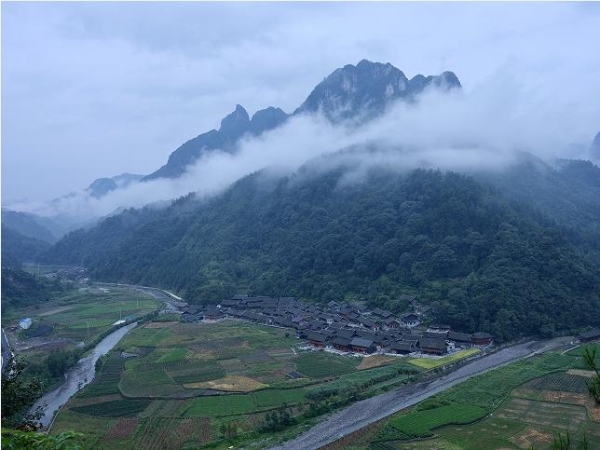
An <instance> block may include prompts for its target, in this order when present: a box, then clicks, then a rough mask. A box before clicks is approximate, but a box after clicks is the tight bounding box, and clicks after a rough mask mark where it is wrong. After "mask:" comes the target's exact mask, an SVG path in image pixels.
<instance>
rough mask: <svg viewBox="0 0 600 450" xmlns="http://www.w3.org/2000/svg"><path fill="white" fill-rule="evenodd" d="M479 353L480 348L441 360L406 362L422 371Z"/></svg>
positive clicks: (457, 353)
mask: <svg viewBox="0 0 600 450" xmlns="http://www.w3.org/2000/svg"><path fill="white" fill-rule="evenodd" d="M479 352H481V350H479V349H478V348H470V349H468V350H462V351H460V352H456V353H453V354H451V355H448V356H445V357H443V358H440V359H429V358H410V359H408V360H406V362H408V363H410V364H412V365H413V366H417V367H420V368H422V369H435V368H436V367H440V366H443V365H445V364H449V363H451V362H454V361H458V360H460V359H463V358H468V357H469V356H473V355H475V354H477V353H479Z"/></svg>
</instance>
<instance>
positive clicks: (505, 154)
mask: <svg viewBox="0 0 600 450" xmlns="http://www.w3.org/2000/svg"><path fill="white" fill-rule="evenodd" d="M598 123H600V105H597V106H596V107H595V109H594V108H590V107H589V106H588V107H586V108H578V107H574V105H573V104H564V103H562V104H561V103H560V102H558V101H548V99H546V98H544V97H536V95H535V93H532V92H524V91H522V90H521V89H520V88H519V85H518V83H517V82H516V81H515V80H514V78H512V77H511V76H510V75H503V74H498V75H497V76H495V77H493V78H492V79H490V80H486V81H485V82H483V83H481V84H480V85H479V86H476V87H474V88H473V89H471V90H470V91H468V92H463V91H453V92H450V93H442V92H439V91H437V90H435V89H431V90H428V91H426V92H425V93H424V94H423V95H422V96H421V97H420V99H419V101H418V102H417V103H415V104H407V103H403V102H398V103H396V104H395V105H393V106H392V107H391V108H390V109H389V110H388V111H387V112H386V113H385V114H384V115H382V116H381V117H380V118H378V119H376V120H373V121H371V122H369V123H367V124H366V125H363V126H362V127H357V126H349V125H348V124H346V125H333V124H331V123H330V122H328V121H327V120H325V119H324V118H323V117H322V116H319V115H314V116H312V115H305V116H297V117H294V118H292V119H291V120H289V121H288V122H287V123H286V124H285V125H284V126H282V127H280V128H278V129H275V130H272V131H271V132H268V133H265V134H264V135H262V136H260V137H258V138H247V139H244V140H242V141H241V142H240V143H239V148H238V150H237V152H235V153H234V154H229V153H226V152H221V151H214V152H210V153H208V154H206V155H204V156H203V157H201V158H200V159H199V160H198V161H197V162H196V163H195V164H194V165H193V166H191V167H190V168H189V169H188V171H187V172H186V173H185V174H184V175H183V176H182V177H180V178H178V179H174V180H171V179H159V180H153V181H150V182H146V183H138V184H135V185H131V186H129V187H127V188H125V189H121V190H117V191H113V192H111V193H109V194H108V195H106V196H104V197H102V198H99V199H97V198H93V197H90V196H89V195H87V194H85V193H79V194H74V195H72V196H69V197H65V198H61V199H59V200H57V201H55V202H52V203H22V204H14V205H11V207H12V208H13V209H16V210H22V211H29V212H34V213H37V214H41V215H45V216H56V215H64V216H70V217H81V218H84V217H86V218H90V217H100V216H104V215H107V214H110V213H112V212H114V211H115V210H117V209H119V208H122V207H141V206H144V205H146V204H150V203H156V202H165V201H169V200H171V199H174V198H177V197H179V196H182V195H185V194H187V193H189V192H197V193H199V195H201V196H210V195H215V194H217V193H219V192H222V191H223V190H224V189H226V188H227V187H228V186H230V185H231V184H232V183H233V182H235V181H236V180H238V179H240V178H242V177H244V176H246V175H248V174H250V173H253V172H256V171H259V170H262V169H265V168H272V169H274V170H276V171H277V173H280V174H286V173H288V174H289V173H293V172H294V171H296V170H297V169H298V168H299V167H300V166H302V165H303V164H305V163H307V161H311V164H310V166H311V167H313V168H319V167H320V168H322V169H324V170H326V169H328V168H330V167H331V165H332V164H342V163H351V164H352V165H353V167H356V172H355V173H354V175H353V176H350V177H348V178H347V179H346V182H350V181H351V180H353V179H354V180H358V179H361V176H360V173H361V172H364V171H366V170H367V169H368V168H370V167H373V166H382V167H386V168H388V169H395V170H408V169H413V168H416V167H426V168H439V169H442V170H453V171H461V172H471V171H481V170H502V169H504V168H505V167H507V166H508V165H510V164H512V163H513V162H514V161H515V155H516V154H517V152H523V151H525V152H530V153H532V154H534V155H536V156H538V157H540V158H542V159H545V160H552V159H554V158H559V157H563V158H585V157H587V156H588V155H587V154H586V151H587V149H588V147H589V143H590V137H591V136H593V135H594V134H595V133H596V132H597V127H598ZM348 149H351V151H348ZM332 154H335V155H336V156H335V158H332V157H331V155H332Z"/></svg>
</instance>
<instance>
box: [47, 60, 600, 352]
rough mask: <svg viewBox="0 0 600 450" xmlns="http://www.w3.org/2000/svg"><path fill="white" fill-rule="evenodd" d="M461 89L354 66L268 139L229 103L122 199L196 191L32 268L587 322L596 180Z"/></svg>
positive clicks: (513, 329)
mask: <svg viewBox="0 0 600 450" xmlns="http://www.w3.org/2000/svg"><path fill="white" fill-rule="evenodd" d="M460 87H461V85H460V82H459V81H458V78H457V77H456V76H455V75H454V74H453V73H452V72H444V73H443V74H442V75H440V76H437V77H420V76H417V77H415V78H413V79H412V80H406V78H405V77H404V76H403V75H402V72H400V71H399V70H398V69H395V68H394V67H393V66H391V65H389V64H379V63H370V62H368V61H361V62H360V63H359V64H358V65H357V66H353V65H347V66H344V67H343V68H341V69H338V70H336V71H335V72H333V73H332V74H331V75H330V76H329V77H327V78H326V79H325V80H324V81H323V82H322V83H321V84H319V85H318V86H317V87H316V88H315V89H314V90H313V92H312V93H311V94H310V95H309V96H308V98H307V100H306V101H305V102H304V103H303V104H302V105H301V106H300V107H299V108H298V109H297V110H296V111H295V112H294V113H293V114H292V115H290V116H285V118H284V116H283V115H282V114H279V115H278V116H279V118H280V119H281V123H278V125H277V126H275V127H274V128H272V129H270V130H269V129H266V128H260V127H252V125H251V124H252V120H250V118H249V115H248V114H247V112H246V111H245V110H244V109H243V108H242V107H241V106H239V105H238V106H237V107H236V110H235V111H234V112H233V113H232V114H231V115H229V116H227V117H226V118H225V119H224V120H223V121H222V123H221V127H220V129H219V130H218V131H217V130H213V131H211V132H209V133H206V134H204V135H201V136H199V137H198V138H196V139H197V141H195V142H194V143H192V144H190V143H189V142H188V143H186V144H184V145H183V146H182V147H180V148H179V149H178V150H176V151H175V152H174V153H173V154H172V155H171V157H170V158H169V162H168V163H167V165H166V166H164V167H163V168H161V169H160V170H159V171H158V172H159V173H158V174H156V173H155V174H154V177H153V178H151V179H146V180H145V181H144V182H140V183H137V184H135V185H134V187H135V188H136V189H142V188H144V189H151V188H152V187H153V186H168V185H169V184H171V183H174V182H179V183H182V186H186V187H187V186H189V185H188V184H186V183H187V182H190V181H192V180H193V182H194V186H196V187H199V186H200V187H201V189H195V191H196V193H195V194H189V195H188V196H186V197H183V198H180V199H178V200H176V201H174V202H172V203H171V204H170V205H169V203H168V202H167V203H161V204H160V205H155V206H152V207H145V208H143V209H140V210H134V209H128V210H125V211H123V212H122V213H120V214H115V215H113V216H112V217H110V218H108V219H106V220H103V221H101V222H100V223H99V224H98V225H97V226H95V227H92V228H90V229H89V230H87V231H83V230H81V231H77V232H73V233H70V234H69V235H68V236H66V237H65V238H64V239H62V240H61V241H59V242H58V243H57V244H56V245H55V246H54V247H52V248H51V249H49V250H48V251H47V252H46V253H45V254H44V255H43V256H42V258H43V259H44V260H46V261H48V262H54V263H76V262H81V261H83V263H84V264H85V265H87V266H88V267H89V268H90V269H91V273H92V274H93V275H94V276H95V277H97V278H99V279H105V280H111V281H120V282H132V283H141V284H150V285H158V286H163V287H165V288H169V289H173V290H175V291H177V292H179V293H181V294H182V295H184V296H185V297H186V298H187V299H188V300H189V301H191V302H195V303H211V302H216V301H218V300H220V299H222V298H224V297H227V296H229V295H233V294H235V293H236V292H237V291H240V290H241V291H245V290H249V291H251V292H255V293H265V294H271V295H281V294H283V293H285V294H289V295H296V296H301V297H306V298H311V299H314V300H316V301H328V300H333V299H340V298H361V299H365V300H368V301H369V302H371V303H372V304H373V305H383V306H385V307H387V308H389V309H391V310H394V311H401V310H404V309H405V308H406V307H407V305H405V304H403V303H402V302H400V301H399V299H400V298H401V294H402V293H406V292H409V293H412V294H416V295H419V296H420V297H422V298H423V299H424V301H425V302H426V303H428V304H429V305H430V306H431V307H432V310H433V311H434V312H435V314H436V318H437V319H439V320H442V321H445V322H448V323H450V324H452V325H454V326H457V327H459V328H462V329H468V330H476V329H484V330H486V331H490V332H493V333H494V335H495V336H496V338H497V339H501V340H502V339H512V338H515V337H517V336H519V335H522V334H524V333H527V332H534V333H539V334H542V335H546V336H549V335H552V334H553V333H554V332H555V331H556V330H573V329H577V328H578V327H581V326H584V325H587V324H593V323H595V322H596V321H597V320H599V319H600V299H599V297H598V281H599V279H600V228H599V226H598V224H599V223H600V169H599V168H598V167H597V166H595V165H593V164H592V163H591V162H589V161H583V160H560V159H556V158H555V157H554V156H559V155H560V154H561V147H562V146H567V141H565V142H561V141H558V142H557V141H556V140H554V139H552V140H550V139H549V138H548V136H545V135H544V134H543V133H540V132H539V131H536V130H530V129H529V126H530V125H531V124H532V123H535V120H542V119H545V118H547V116H544V115H542V116H539V117H534V118H531V117H527V123H523V118H524V116H523V112H522V111H520V110H518V111H514V110H513V109H512V108H511V107H510V106H509V107H507V108H506V107H505V108H503V107H502V106H501V105H498V103H496V102H490V101H489V100H490V99H489V98H487V97H486V96H485V95H482V96H481V97H479V98H478V97H477V96H475V98H473V97H467V96H465V95H464V94H463V93H462V91H461V89H460ZM486 94H489V92H486ZM456 112H460V114H458V115H456V114H455V113H456ZM284 114H285V113H284ZM491 117H494V118H495V119H498V120H497V121H496V123H494V121H493V120H491ZM273 124H275V122H269V126H270V125H273ZM507 126H508V127H509V128H508V129H510V130H511V131H513V133H507V131H506V130H507ZM213 138H214V139H215V141H214V142H213V141H211V139H213ZM553 138H554V136H553ZM190 142H191V141H190ZM201 142H204V143H203V144H201V145H200V143H201ZM207 142H209V143H210V142H213V144H214V145H212V144H211V145H208V144H207ZM212 147H214V148H212ZM219 147H221V148H219ZM540 148H543V149H544V153H543V154H544V155H546V156H552V157H551V158H549V159H548V160H547V161H544V160H543V159H540V158H539V157H538V156H536V155H535V154H534V153H536V152H538V151H539V149H540ZM524 150H528V151H524ZM584 150H585V149H583V150H582V151H584ZM571 151H572V148H571ZM182 155H183V156H182ZM190 162H192V164H191V165H190ZM440 169H442V171H441V170H440ZM161 171H162V172H161ZM252 172H254V173H252ZM160 173H163V174H167V173H171V174H175V173H181V175H180V176H179V177H178V178H175V179H161V177H160V176H159V175H160ZM249 173H252V174H250V175H248V174H249ZM459 173H460V174H459ZM186 180H187V181H186ZM231 183H233V184H232V185H231ZM112 194H113V193H109V194H108V195H107V196H106V198H108V197H109V196H110V195H112ZM167 198H168V197H165V198H164V199H165V200H166V199H167ZM565 305H568V306H566V307H565ZM586 308H587V312H584V310H585V309H586ZM566 311H568V313H566Z"/></svg>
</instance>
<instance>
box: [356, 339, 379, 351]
mask: <svg viewBox="0 0 600 450" xmlns="http://www.w3.org/2000/svg"><path fill="white" fill-rule="evenodd" d="M350 348H351V349H352V351H353V352H356V353H373V352H374V351H375V350H377V349H376V348H375V345H374V344H373V341H372V340H370V339H363V338H359V337H355V338H354V339H352V340H351V341H350Z"/></svg>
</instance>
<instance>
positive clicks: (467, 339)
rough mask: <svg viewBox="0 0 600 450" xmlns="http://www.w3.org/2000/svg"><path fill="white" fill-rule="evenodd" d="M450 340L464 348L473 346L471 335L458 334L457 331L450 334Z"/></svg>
mask: <svg viewBox="0 0 600 450" xmlns="http://www.w3.org/2000/svg"><path fill="white" fill-rule="evenodd" d="M448 339H449V340H450V341H452V342H454V343H455V344H458V345H461V346H463V347H464V346H465V345H467V346H469V345H471V344H472V341H471V335H470V334H468V333H457V332H456V331H451V332H450V333H448Z"/></svg>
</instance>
